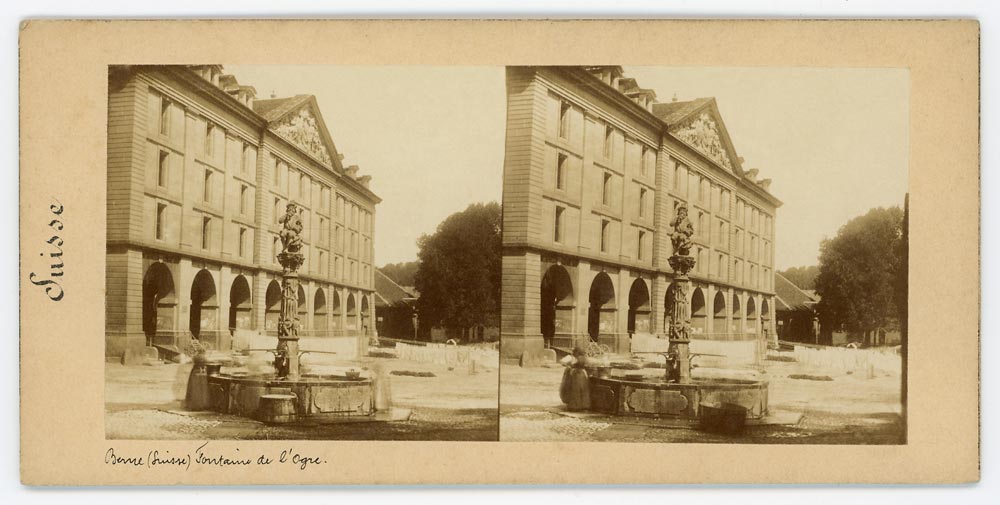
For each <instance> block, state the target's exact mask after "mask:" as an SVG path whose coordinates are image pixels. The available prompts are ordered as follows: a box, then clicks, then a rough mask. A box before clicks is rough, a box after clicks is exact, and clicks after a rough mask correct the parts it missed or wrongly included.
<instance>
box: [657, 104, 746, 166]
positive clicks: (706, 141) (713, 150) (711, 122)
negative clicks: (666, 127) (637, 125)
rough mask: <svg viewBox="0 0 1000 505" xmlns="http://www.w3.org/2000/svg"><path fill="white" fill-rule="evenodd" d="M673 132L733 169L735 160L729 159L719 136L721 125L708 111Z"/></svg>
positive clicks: (719, 162)
mask: <svg viewBox="0 0 1000 505" xmlns="http://www.w3.org/2000/svg"><path fill="white" fill-rule="evenodd" d="M672 133H673V134H674V135H675V136H677V138H679V139H681V140H682V141H684V142H685V143H686V144H689V145H690V146H691V147H694V148H695V149H697V150H699V151H701V152H702V153H704V154H705V155H706V156H708V157H709V158H711V159H712V160H714V161H715V162H716V163H718V164H720V165H722V166H723V167H726V168H727V169H729V170H732V169H733V162H732V160H730V159H729V153H728V152H727V151H726V148H725V147H724V146H723V145H722V138H721V137H720V136H719V125H718V124H716V122H715V118H713V117H712V115H711V114H710V113H709V112H708V111H704V112H702V113H701V114H699V115H698V116H697V117H695V118H694V119H692V120H691V121H689V122H688V123H685V124H683V125H681V126H680V127H678V128H677V129H676V130H674V131H673V132H672Z"/></svg>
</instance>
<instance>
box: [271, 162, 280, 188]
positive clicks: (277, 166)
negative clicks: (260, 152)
mask: <svg viewBox="0 0 1000 505" xmlns="http://www.w3.org/2000/svg"><path fill="white" fill-rule="evenodd" d="M271 159H274V158H271ZM273 166H274V187H275V189H279V188H281V162H279V161H277V160H275V162H274V165H273Z"/></svg>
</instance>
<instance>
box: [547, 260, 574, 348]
mask: <svg viewBox="0 0 1000 505" xmlns="http://www.w3.org/2000/svg"><path fill="white" fill-rule="evenodd" d="M574 298H575V297H574V296H573V281H571V280H570V276H569V272H567V271H566V269H565V268H563V267H562V266H561V265H552V266H550V267H549V268H548V270H546V271H545V275H544V276H542V285H541V331H542V338H543V339H544V340H545V347H551V346H552V339H553V337H554V336H555V334H556V333H570V332H572V328H573V306H574Z"/></svg>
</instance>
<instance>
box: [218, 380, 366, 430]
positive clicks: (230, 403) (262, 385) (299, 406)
mask: <svg viewBox="0 0 1000 505" xmlns="http://www.w3.org/2000/svg"><path fill="white" fill-rule="evenodd" d="M208 394H209V401H210V404H211V407H212V410H215V411H217V412H221V413H223V414H234V415H238V416H244V417H252V418H255V419H262V420H264V419H265V418H266V417H267V416H266V415H264V414H263V413H262V412H261V409H260V407H261V397H263V396H265V395H291V396H293V397H294V401H293V402H292V403H293V405H294V416H289V417H287V418H285V422H289V421H292V420H294V421H306V420H315V421H322V420H331V421H332V420H337V419H343V418H347V417H367V416H372V415H374V414H375V388H374V384H373V382H372V380H371V379H369V378H365V377H348V376H346V375H303V376H302V377H300V378H299V379H296V380H289V379H279V378H276V377H274V376H273V375H267V374H256V375H253V374H246V373H240V372H234V373H218V374H214V375H210V376H209V377H208Z"/></svg>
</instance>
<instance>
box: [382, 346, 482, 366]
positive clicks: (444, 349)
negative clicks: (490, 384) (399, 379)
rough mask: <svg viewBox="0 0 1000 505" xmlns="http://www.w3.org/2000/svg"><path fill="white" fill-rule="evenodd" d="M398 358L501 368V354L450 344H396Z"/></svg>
mask: <svg viewBox="0 0 1000 505" xmlns="http://www.w3.org/2000/svg"><path fill="white" fill-rule="evenodd" d="M396 357H397V358H399V359H408V360H412V361H417V362H420V363H435V364H439V365H445V366H449V367H455V368H459V367H463V366H470V363H471V362H475V366H476V367H477V368H492V369H496V368H498V367H499V366H500V352H499V351H496V350H492V349H484V348H479V347H468V346H458V345H449V344H427V345H412V344H404V343H402V342H397V343H396Z"/></svg>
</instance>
